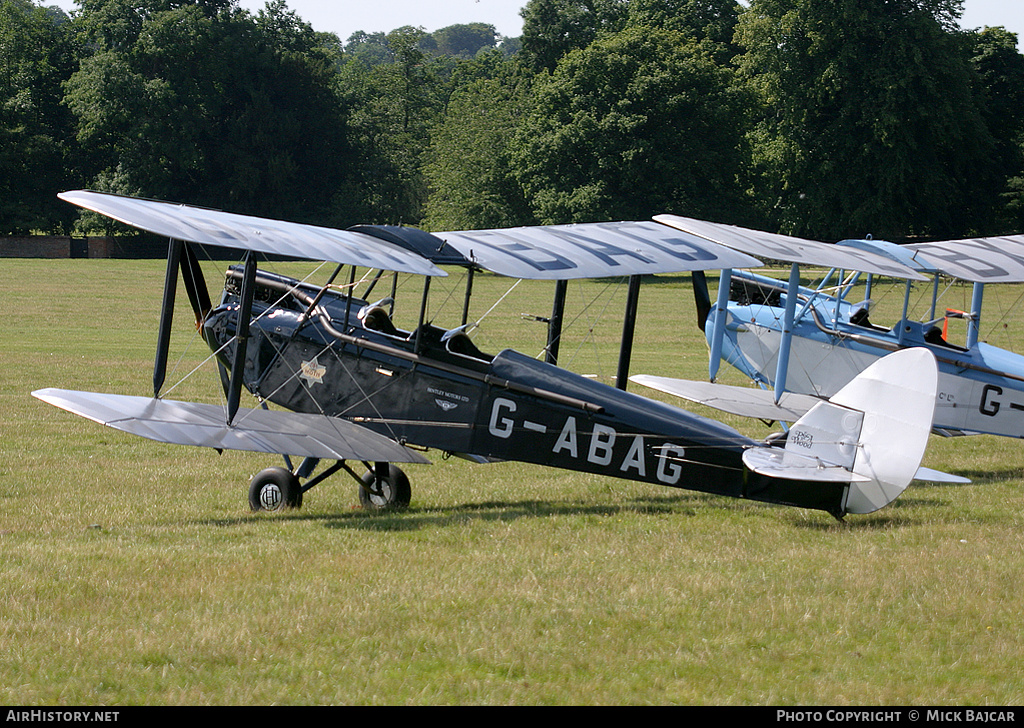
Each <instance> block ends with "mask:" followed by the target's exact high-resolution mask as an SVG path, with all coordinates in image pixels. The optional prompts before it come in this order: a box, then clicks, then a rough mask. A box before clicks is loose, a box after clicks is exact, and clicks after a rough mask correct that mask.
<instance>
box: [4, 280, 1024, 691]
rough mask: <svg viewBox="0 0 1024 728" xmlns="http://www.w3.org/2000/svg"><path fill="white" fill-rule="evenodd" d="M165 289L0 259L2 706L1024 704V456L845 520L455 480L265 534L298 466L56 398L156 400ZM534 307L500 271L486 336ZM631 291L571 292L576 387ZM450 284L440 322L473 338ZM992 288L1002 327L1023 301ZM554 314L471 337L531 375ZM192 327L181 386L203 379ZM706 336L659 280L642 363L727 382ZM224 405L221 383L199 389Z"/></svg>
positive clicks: (183, 315) (337, 488)
mask: <svg viewBox="0 0 1024 728" xmlns="http://www.w3.org/2000/svg"><path fill="white" fill-rule="evenodd" d="M218 268H220V269H222V268H223V265H213V266H210V267H209V269H208V272H207V276H208V279H209V280H210V286H211V288H213V289H215V288H216V287H217V285H218V283H219V280H218V277H219V273H218V272H217V270H218ZM287 269H288V270H289V271H292V267H287ZM317 275H321V274H320V273H318V274H317ZM322 275H324V276H325V275H326V274H325V273H324V274H322ZM162 280H163V271H162V263H161V262H160V261H28V260H4V261H0V291H2V292H3V293H2V294H0V302H2V304H3V313H4V324H3V326H2V328H0V362H2V365H0V376H2V380H0V381H2V386H0V403H2V409H0V455H2V458H0V474H2V476H3V477H2V481H0V482H2V485H0V505H2V507H0V641H2V644H3V650H0V701H2V702H5V703H7V704H25V705H37V704H64V705H72V704H103V705H129V704H158V705H166V704H243V703H244V704H299V703H301V704H328V703H329V704H403V705H406V704H446V705H447V704H488V705H498V704H517V705H534V704H538V705H539V704H544V705H560V704H590V705H593V704H603V705H610V704H721V705H726V704H730V705H767V704H773V705H797V704H801V705H809V704H819V705H820V704H828V705H903V704H928V705H934V704H944V705H1007V704H1020V703H1021V702H1022V700H1024V667H1022V665H1024V640H1022V635H1021V627H1020V625H1021V616H1022V612H1024V610H1022V608H1021V592H1020V584H1021V581H1022V575H1024V553H1022V552H1024V549H1022V541H1021V532H1022V525H1024V518H1022V516H1021V512H1020V511H1021V506H1022V504H1024V498H1022V495H1021V493H1022V491H1021V487H1022V479H1024V453H1022V451H1021V447H1022V446H1021V444H1020V443H1019V442H1016V441H1011V440H1005V439H1003V440H1001V439H996V438H987V437H985V438H970V439H958V440H942V439H937V438H933V439H932V443H931V445H930V449H929V452H928V455H927V457H926V464H927V465H929V466H930V467H934V468H938V469H941V470H949V471H953V472H961V473H965V474H968V475H969V476H970V477H972V478H974V480H975V482H974V483H972V484H971V485H966V486H962V485H960V486H958V485H914V486H912V487H911V489H910V490H908V492H907V493H906V494H904V496H903V497H902V498H901V499H900V500H899V501H897V503H896V504H895V505H894V506H892V507H890V508H887V509H885V510H883V511H880V512H878V513H876V514H873V515H870V516H863V517H850V518H848V519H847V521H846V522H844V523H838V522H836V521H834V520H832V519H831V518H830V517H829V516H827V515H825V514H822V513H818V512H811V511H802V510H796V509H785V508H774V507H767V506H763V505H758V504H753V503H749V502H744V501H736V500H729V499H722V498H715V497H710V496H705V495H702V494H698V493H693V492H688V491H679V490H671V489H659V488H656V487H653V486H646V485H640V484H633V483H629V482H626V481H619V480H611V479H604V478H598V477H594V476H589V475H583V474H578V473H571V472H564V471H555V470H549V469H545V468H541V467H534V466H525V465H519V464H516V463H503V464H498V465H490V466H478V465H473V464H470V463H467V462H464V461H461V460H456V459H452V460H444V459H441V458H439V457H435V458H434V460H435V462H434V464H433V465H431V466H416V467H410V468H409V469H408V470H409V473H410V477H411V479H412V482H413V505H412V507H411V508H410V509H409V510H408V511H406V512H402V513H397V514H383V515H375V514H370V513H366V512H364V511H362V510H360V509H358V508H357V507H356V506H357V504H358V499H357V497H356V492H355V486H354V484H353V483H352V482H351V481H349V480H348V479H346V478H341V477H336V478H335V479H334V480H332V481H331V482H330V483H327V484H324V485H323V486H321V487H319V488H317V489H316V490H314V491H312V492H310V493H309V494H307V497H306V499H305V503H304V506H303V508H302V509H301V510H299V511H293V512H289V513H286V514H284V515H267V514H252V513H250V512H249V511H248V507H247V503H246V499H245V492H246V487H247V478H248V477H249V476H250V475H251V474H253V473H254V472H256V471H257V470H259V469H260V468H262V467H264V466H266V465H268V464H276V463H275V462H273V459H268V458H267V457H264V456H257V455H250V454H245V453H224V454H223V455H218V454H217V453H215V452H212V451H206V450H197V449H187V448H177V447H173V446H167V445H161V444H158V443H153V442H149V441H147V440H142V439H139V438H133V437H130V436H128V435H123V434H121V433H118V432H115V431H113V430H110V429H107V428H103V427H101V426H99V425H96V424H94V423H92V422H88V421H86V420H83V419H80V418H77V417H74V416H72V415H69V414H67V413H64V412H62V411H60V410H57V409H55V408H53V407H50V406H48V405H45V404H43V403H41V402H38V401H37V400H35V399H34V398H32V397H30V396H29V392H30V391H31V390H33V389H37V388H40V387H45V386H58V387H69V388H80V389H94V390H99V391H115V392H124V393H130V394H146V393H147V392H148V391H150V390H151V388H152V384H151V374H152V354H153V348H154V342H155V330H156V322H157V317H158V315H159V297H160V290H161V287H162ZM510 285H511V282H509V281H506V280H503V279H499V278H496V277H491V276H480V277H478V279H477V281H476V283H475V290H476V292H477V294H478V295H477V299H476V304H475V305H477V306H479V308H475V309H474V317H475V316H479V315H480V314H481V313H483V311H485V310H486V309H487V308H489V307H490V305H491V304H492V303H493V302H494V300H496V298H497V296H499V295H500V294H501V293H503V292H504V291H505V290H506V289H507V287H508V286H510ZM446 286H449V284H448V283H440V282H437V281H435V289H434V293H435V294H441V295H440V298H438V299H437V300H441V299H442V298H444V294H445V292H446V290H447V289H446ZM624 290H625V287H624V286H623V285H621V284H611V285H608V284H602V283H580V284H573V285H572V287H571V288H570V300H571V301H572V302H573V309H572V315H571V318H574V319H576V320H577V325H576V326H575V327H574V328H573V329H572V330H571V332H570V333H569V334H567V340H566V342H565V343H563V346H562V353H563V361H565V362H568V365H569V366H571V368H573V369H574V370H576V371H580V372H583V373H587V374H599V375H602V376H608V375H610V374H612V373H613V372H614V365H615V357H616V346H617V340H618V336H619V328H620V326H621V322H620V316H621V310H622V302H623V300H624ZM418 291H419V283H418V282H416V281H410V282H408V283H405V284H403V298H402V299H400V304H401V305H402V307H403V308H401V309H400V314H402V315H404V314H407V315H408V316H409V318H410V319H414V318H415V315H416V311H417V310H418ZM451 291H452V295H451V297H450V298H449V300H448V303H447V304H446V305H445V307H444V308H443V310H436V309H435V310H434V311H433V313H436V314H437V316H438V321H448V322H454V323H457V319H458V316H459V313H460V311H461V290H460V289H459V288H458V286H457V285H456V284H454V283H453V284H451ZM595 293H601V294H602V295H603V296H604V297H603V298H600V299H598V303H596V304H593V305H591V307H590V308H588V309H586V312H584V313H582V314H580V310H581V307H582V303H581V302H582V301H583V300H584V299H586V298H589V297H590V295H591V294H595ZM993 293H995V295H996V296H1006V297H1009V298H1007V299H1006V300H1005V301H1002V300H1000V301H997V303H1002V304H1003V305H1005V306H1006V307H1007V308H1011V304H1012V302H1013V300H1014V299H1013V297H1015V296H1016V295H1017V294H1016V293H1015V292H1013V291H1007V292H1005V293H999V292H995V291H990V295H991V294H993ZM381 295H385V294H384V293H382V294H381ZM181 298H183V297H181ZM549 298H550V285H544V284H527V283H524V284H521V285H520V286H519V287H518V288H517V289H516V290H515V291H513V293H512V294H511V295H510V296H509V298H508V299H506V302H505V304H503V306H502V307H501V309H500V312H503V313H500V312H499V311H495V312H494V313H493V314H491V316H489V317H488V318H486V319H485V320H484V323H483V324H482V326H481V328H480V329H479V330H478V331H477V332H476V333H475V334H474V338H475V339H476V341H477V342H478V343H479V344H480V346H481V347H482V348H484V349H485V350H489V351H497V350H498V349H500V348H502V347H504V346H507V345H515V346H516V347H518V348H521V349H522V350H523V351H525V352H527V353H530V354H536V353H537V352H538V351H539V350H540V346H541V343H542V339H543V327H542V326H541V325H540V324H537V323H535V322H530V321H527V320H524V319H522V318H521V317H520V314H521V313H531V314H538V315H546V314H547V313H548V311H549V308H550V301H549ZM186 309H187V303H185V302H184V301H180V302H179V310H178V319H179V320H178V325H177V327H176V340H175V350H176V352H180V351H184V350H186V349H187V350H188V351H189V354H188V355H187V356H186V357H185V358H184V359H183V360H182V361H181V362H180V363H178V362H177V360H176V359H175V363H177V368H178V372H179V373H180V372H185V371H188V370H190V369H191V367H192V366H193V364H194V363H195V362H198V361H200V360H201V359H202V358H203V356H204V353H203V351H202V348H201V347H200V346H197V345H196V344H195V343H194V340H193V337H192V332H191V326H190V325H189V323H188V319H189V317H190V313H189V312H187V310H186ZM602 309H606V310H605V317H604V323H603V325H600V326H598V325H594V326H593V330H592V331H591V327H592V324H593V321H592V318H593V319H596V316H594V317H592V316H591V314H596V313H597V312H599V311H601V310H602ZM577 314H579V315H577ZM693 321H694V317H693V304H692V298H691V294H690V291H689V279H688V277H687V276H679V277H672V278H668V279H665V280H661V281H657V282H651V284H650V285H647V286H645V287H644V289H643V292H642V294H641V320H640V325H639V329H638V334H637V342H638V343H637V349H636V352H635V354H634V359H633V362H634V363H633V368H632V369H633V371H634V372H647V373H657V374H666V375H670V376H688V377H697V378H700V377H704V376H706V366H707V358H706V347H705V345H704V344H703V343H702V339H701V337H700V333H699V331H697V329H696V327H695V325H694V323H693ZM400 323H402V321H401V318H400ZM404 323H406V324H408V323H409V321H408V320H407V321H405V322H404ZM1014 326H1015V324H1014V323H1013V321H1011V322H1010V323H1009V324H1008V328H1007V329H1006V330H1005V333H1006V335H1008V336H1010V337H1011V338H1012V336H1013V333H1014ZM1016 330H1017V331H1019V328H1017V329H1016ZM189 346H191V348H189ZM729 376H731V375H729ZM172 381H173V380H172ZM733 381H734V382H738V381H740V380H738V379H734V380H733ZM218 388H219V384H218V382H217V380H216V376H215V374H214V373H213V372H212V370H211V369H210V368H209V367H207V368H206V370H205V371H204V372H202V373H201V376H200V377H198V378H194V379H192V380H190V381H188V382H186V383H185V384H183V385H181V387H180V388H179V389H178V390H176V391H175V396H180V397H183V398H216V397H217V396H219V395H218ZM729 422H730V424H733V425H734V426H736V427H739V428H741V429H743V430H744V431H746V432H748V433H749V434H752V435H755V436H762V435H764V434H766V430H765V428H764V426H763V425H761V424H760V423H748V422H742V421H738V420H729Z"/></svg>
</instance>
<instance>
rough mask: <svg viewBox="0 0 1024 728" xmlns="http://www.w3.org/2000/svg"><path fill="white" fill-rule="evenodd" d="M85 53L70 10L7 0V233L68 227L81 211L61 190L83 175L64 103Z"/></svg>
mask: <svg viewBox="0 0 1024 728" xmlns="http://www.w3.org/2000/svg"><path fill="white" fill-rule="evenodd" d="M77 61H78V47H77V45H76V44H75V42H74V38H73V35H72V34H71V32H70V23H69V21H68V18H67V16H66V15H64V13H62V12H61V11H60V10H58V9H44V8H42V7H38V6H36V5H34V4H33V3H31V2H29V1H28V0H0V234H12V233H26V232H29V231H32V230H43V231H54V232H56V231H62V230H67V228H68V227H69V226H70V224H71V222H72V221H73V219H74V212H73V211H72V210H70V209H68V205H66V204H65V203H63V202H61V201H60V200H58V199H57V193H58V192H60V191H61V190H64V189H67V188H68V187H70V186H72V185H73V184H75V182H76V181H78V180H77V177H78V173H79V172H78V169H77V165H76V157H77V155H76V149H75V146H74V142H73V139H74V133H73V131H72V130H73V128H74V127H73V119H72V118H71V115H70V114H69V113H68V110H67V109H66V108H64V107H63V106H62V105H61V99H62V97H63V90H62V88H61V84H62V83H63V82H64V81H65V80H66V79H67V78H69V77H70V75H71V73H72V72H73V70H74V68H75V64H76V63H77Z"/></svg>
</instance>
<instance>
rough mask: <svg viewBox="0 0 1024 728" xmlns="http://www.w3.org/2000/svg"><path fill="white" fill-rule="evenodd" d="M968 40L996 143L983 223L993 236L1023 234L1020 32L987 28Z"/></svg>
mask: <svg viewBox="0 0 1024 728" xmlns="http://www.w3.org/2000/svg"><path fill="white" fill-rule="evenodd" d="M967 40H968V43H969V47H970V52H971V63H972V65H973V66H974V68H975V70H976V71H977V75H978V79H979V81H978V93H977V97H978V100H979V103H980V105H981V113H982V116H983V117H984V119H985V124H986V125H987V127H988V130H989V132H990V133H991V134H992V138H993V140H994V143H995V153H994V154H993V155H992V157H991V158H990V159H989V160H988V162H989V166H990V167H991V173H990V174H989V175H987V178H989V179H991V180H992V182H993V187H992V189H991V190H990V192H989V193H988V194H987V195H986V197H985V199H986V201H987V202H988V203H989V209H988V215H985V214H984V213H985V210H984V209H983V210H981V211H980V216H979V217H980V221H979V225H978V226H977V227H979V228H980V229H981V230H983V231H984V232H986V233H988V232H991V233H993V234H995V233H1000V234H1002V233H1011V232H1019V231H1020V230H1022V229H1024V192H1022V191H1021V189H1020V187H1021V185H1022V183H1024V182H1022V177H1024V148H1022V144H1024V55H1021V53H1020V51H1018V50H1017V36H1016V35H1015V34H1014V33H1010V32H1009V31H1007V30H1006V29H1005V28H984V29H983V30H981V31H979V32H976V33H969V34H967ZM986 218H988V219H990V220H991V223H990V224H985V223H984V221H985V220H986Z"/></svg>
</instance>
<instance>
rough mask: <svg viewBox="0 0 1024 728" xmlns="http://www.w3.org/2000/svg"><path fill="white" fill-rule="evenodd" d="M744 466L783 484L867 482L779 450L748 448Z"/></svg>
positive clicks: (826, 465)
mask: <svg viewBox="0 0 1024 728" xmlns="http://www.w3.org/2000/svg"><path fill="white" fill-rule="evenodd" d="M743 464H744V465H746V466H747V467H748V468H750V469H751V470H753V471H754V472H755V473H760V474H761V475H768V476H770V477H772V478H784V479H786V480H810V481H816V482H821V483H855V482H860V483H866V482H867V481H868V478H867V477H865V476H863V475H857V474H856V473H853V472H851V471H849V470H847V469H846V468H843V467H841V466H839V465H831V464H829V463H826V462H823V461H822V460H820V459H818V458H815V457H809V456H807V455H801V454H799V453H795V452H791V451H789V450H783V449H782V448H778V447H761V448H751V449H750V450H744V451H743Z"/></svg>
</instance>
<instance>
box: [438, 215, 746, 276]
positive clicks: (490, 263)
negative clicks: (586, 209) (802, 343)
mask: <svg viewBox="0 0 1024 728" xmlns="http://www.w3.org/2000/svg"><path fill="white" fill-rule="evenodd" d="M434 235H435V236H436V237H438V238H440V239H442V240H444V241H445V244H447V245H450V246H451V247H453V248H455V249H456V250H458V251H459V252H460V253H462V255H463V256H464V257H465V258H467V259H468V260H470V261H472V262H473V263H474V264H476V265H478V266H480V267H481V268H485V269H487V270H489V271H491V272H493V273H498V274H499V275H504V276H509V277H511V278H526V279H533V280H567V279H576V278H608V277H613V276H632V275H646V274H653V273H680V272H684V271H694V270H720V269H722V268H755V267H759V266H760V265H761V261H759V260H757V259H756V258H753V257H751V256H749V255H746V254H745V253H742V252H738V251H735V250H731V249H730V248H728V247H725V246H722V245H718V244H716V243H713V242H709V241H707V240H704V239H702V238H700V237H697V236H694V235H689V234H686V233H684V232H681V231H679V230H674V229H673V228H671V227H668V226H666V225H661V224H659V223H656V222H605V223H582V224H575V225H541V226H537V227H519V228H505V229H499V230H463V231H455V232H441V233H434Z"/></svg>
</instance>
